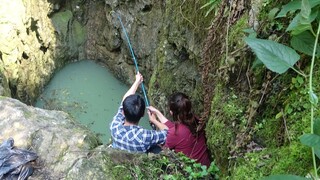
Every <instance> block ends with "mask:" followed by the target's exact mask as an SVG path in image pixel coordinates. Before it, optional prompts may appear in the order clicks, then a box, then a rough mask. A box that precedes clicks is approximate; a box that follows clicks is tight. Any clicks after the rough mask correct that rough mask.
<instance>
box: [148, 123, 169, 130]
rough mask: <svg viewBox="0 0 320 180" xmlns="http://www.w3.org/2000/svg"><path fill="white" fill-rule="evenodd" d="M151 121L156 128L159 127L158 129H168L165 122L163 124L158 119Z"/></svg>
mask: <svg viewBox="0 0 320 180" xmlns="http://www.w3.org/2000/svg"><path fill="white" fill-rule="evenodd" d="M152 123H153V124H154V125H156V126H157V128H158V129H160V130H164V129H169V128H168V127H167V126H166V125H165V124H163V123H161V122H159V121H152Z"/></svg>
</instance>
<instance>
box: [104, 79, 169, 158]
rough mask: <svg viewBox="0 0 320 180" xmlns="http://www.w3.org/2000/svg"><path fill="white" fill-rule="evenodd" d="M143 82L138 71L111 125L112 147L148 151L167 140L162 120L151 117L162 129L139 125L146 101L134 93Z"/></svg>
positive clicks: (132, 150)
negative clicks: (157, 129)
mask: <svg viewBox="0 0 320 180" xmlns="http://www.w3.org/2000/svg"><path fill="white" fill-rule="evenodd" d="M141 82H142V76H141V75H140V74H139V73H138V74H137V75H136V81H135V82H134V84H133V85H132V86H131V88H130V89H129V90H128V92H127V93H126V94H125V95H124V97H123V100H122V103H121V105H120V107H119V109H118V112H117V114H116V115H115V116H114V118H113V120H112V122H111V125H110V130H111V137H112V147H113V148H117V149H121V150H126V151H129V152H147V151H148V150H149V149H150V147H152V146H155V145H157V144H162V143H164V142H165V139H166V135H167V129H168V128H167V127H166V126H165V125H163V124H161V123H160V122H158V121H157V122H154V118H150V116H151V115H150V113H148V114H149V119H150V121H152V123H154V124H155V125H156V126H157V127H158V128H159V129H160V131H155V130H147V129H143V128H142V127H140V126H138V124H139V121H140V119H141V117H142V116H143V115H144V111H145V103H144V100H143V98H142V97H141V96H139V95H136V94H134V93H135V92H136V90H137V88H138V86H139V84H140V83H141Z"/></svg>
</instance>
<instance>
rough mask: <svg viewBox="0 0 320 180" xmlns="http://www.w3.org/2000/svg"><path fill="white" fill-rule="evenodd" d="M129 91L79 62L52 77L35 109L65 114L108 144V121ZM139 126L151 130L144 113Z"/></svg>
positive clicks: (99, 69)
mask: <svg viewBox="0 0 320 180" xmlns="http://www.w3.org/2000/svg"><path fill="white" fill-rule="evenodd" d="M128 88H129V87H128V86H126V85H124V84H123V83H121V82H120V81H118V80H117V79H116V78H115V77H114V76H113V75H112V74H111V73H110V72H109V71H108V70H107V69H106V68H105V67H102V66H101V65H99V64H97V63H95V62H93V61H78V62H74V63H70V64H68V65H66V66H65V67H64V68H63V69H61V70H60V71H59V72H57V73H56V74H55V76H54V77H53V78H52V80H51V81H50V83H49V84H48V85H47V86H46V88H45V90H44V92H43V93H42V94H41V95H40V97H39V98H38V100H37V102H36V104H35V106H36V107H40V108H44V109H55V110H62V111H64V112H67V113H69V114H70V115H71V116H73V117H74V118H75V119H76V120H78V121H80V122H81V123H82V124H84V125H86V126H88V127H89V128H90V129H92V131H94V132H95V133H97V134H98V135H99V137H100V138H101V140H102V141H103V143H109V142H110V130H109V125H110V122H111V121H112V118H113V116H114V115H115V113H116V112H117V110H118V107H119V105H120V101H121V100H122V97H123V95H124V94H125V93H126V91H127V90H128ZM139 125H140V126H142V127H145V128H148V129H151V127H150V125H149V122H148V119H147V114H145V116H144V118H143V119H141V120H140V124H139Z"/></svg>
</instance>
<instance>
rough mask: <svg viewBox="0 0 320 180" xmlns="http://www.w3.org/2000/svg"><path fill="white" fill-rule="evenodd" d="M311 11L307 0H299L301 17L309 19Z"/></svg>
mask: <svg viewBox="0 0 320 180" xmlns="http://www.w3.org/2000/svg"><path fill="white" fill-rule="evenodd" d="M310 13H311V7H310V4H309V0H302V1H301V17H303V18H305V19H309V16H310Z"/></svg>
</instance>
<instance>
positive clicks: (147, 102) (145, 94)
mask: <svg viewBox="0 0 320 180" xmlns="http://www.w3.org/2000/svg"><path fill="white" fill-rule="evenodd" d="M113 12H114V11H113ZM114 13H115V14H116V15H117V17H118V19H119V21H120V24H121V27H122V30H123V33H124V35H125V36H126V38H127V42H128V46H129V49H130V52H131V55H132V59H133V62H134V65H135V67H136V72H137V73H138V72H139V67H138V63H137V59H136V57H135V56H134V53H133V49H132V46H131V43H130V39H129V36H128V34H127V31H126V28H125V27H124V25H123V23H122V20H121V18H120V16H119V14H118V13H116V12H114ZM141 89H142V92H143V95H144V99H145V101H146V106H147V107H148V106H149V101H148V97H147V93H146V90H145V88H144V84H143V82H142V83H141Z"/></svg>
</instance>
